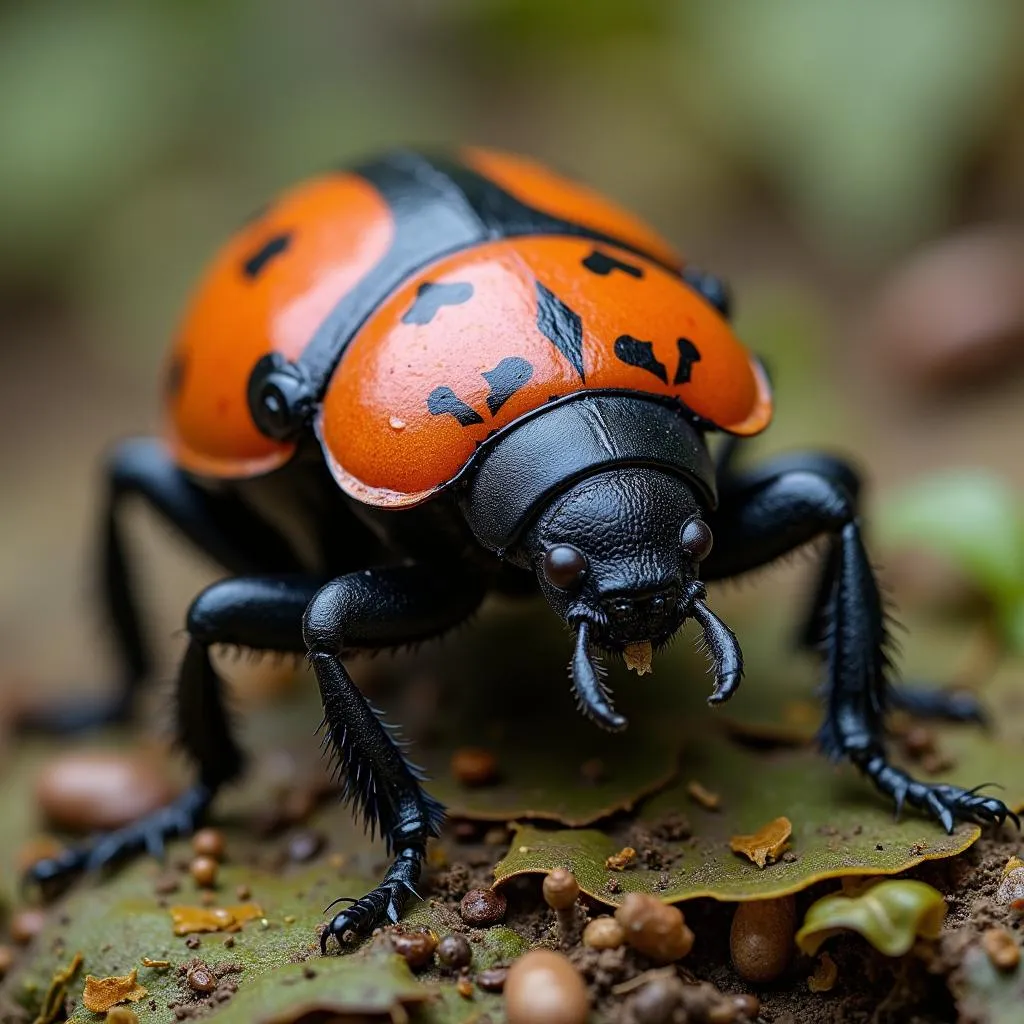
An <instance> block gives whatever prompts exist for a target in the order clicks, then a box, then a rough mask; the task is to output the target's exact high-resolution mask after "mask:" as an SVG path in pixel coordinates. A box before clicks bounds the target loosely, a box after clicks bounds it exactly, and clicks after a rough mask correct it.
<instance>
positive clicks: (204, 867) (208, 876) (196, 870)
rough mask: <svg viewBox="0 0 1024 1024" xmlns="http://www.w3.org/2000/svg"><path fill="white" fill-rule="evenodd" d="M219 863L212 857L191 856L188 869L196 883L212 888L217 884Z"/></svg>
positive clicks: (205, 887)
mask: <svg viewBox="0 0 1024 1024" xmlns="http://www.w3.org/2000/svg"><path fill="white" fill-rule="evenodd" d="M219 866H220V865H218V863H217V862H216V861H215V860H214V859H213V858H212V857H193V858H192V863H191V864H189V866H188V870H189V872H190V874H191V875H192V877H193V878H194V879H195V882H196V885H200V886H202V887H203V888H204V889H212V888H213V887H214V886H215V885H216V884H217V870H218V868H219Z"/></svg>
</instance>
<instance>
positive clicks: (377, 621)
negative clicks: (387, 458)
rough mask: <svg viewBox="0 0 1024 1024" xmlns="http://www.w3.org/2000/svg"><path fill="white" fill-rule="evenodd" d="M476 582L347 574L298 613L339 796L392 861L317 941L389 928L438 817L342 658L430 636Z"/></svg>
mask: <svg viewBox="0 0 1024 1024" xmlns="http://www.w3.org/2000/svg"><path fill="white" fill-rule="evenodd" d="M484 589H485V588H484V582H483V580H482V579H480V578H479V577H477V576H476V575H472V574H469V573H467V572H466V571H465V570H462V569H461V568H458V567H456V566H453V565H444V566H440V565H407V566H397V567H393V568H386V569H376V570H373V571H369V572H361V573H351V574H349V575H347V576H342V577H340V578H338V579H336V580H334V581H333V582H332V583H329V584H328V585H327V586H326V587H324V588H323V590H321V591H320V593H319V594H317V596H316V598H315V599H314V601H313V603H312V604H311V605H310V606H309V609H308V611H307V612H306V620H305V627H304V629H305V636H306V643H307V645H308V648H309V655H310V659H311V660H312V662H313V668H314V669H315V671H316V675H317V680H318V681H319V684H320V694H321V697H322V698H323V704H324V726H325V728H326V735H325V741H326V743H327V745H329V747H330V748H331V751H332V753H333V754H334V758H335V762H336V765H337V768H338V770H339V772H340V775H341V777H342V778H343V780H344V786H345V788H344V793H345V797H346V798H347V799H348V800H349V801H350V802H351V803H352V805H353V807H354V808H355V810H356V811H357V812H358V813H361V815H362V817H363V819H364V821H365V822H366V824H367V825H368V826H369V828H370V830H371V831H373V830H375V829H379V830H380V832H381V835H382V836H383V838H384V840H385V842H386V843H387V846H388V852H389V853H390V854H391V855H392V857H393V858H394V859H393V861H392V864H391V866H390V867H389V868H388V870H387V873H386V874H385V876H384V879H383V880H382V881H381V883H380V885H379V886H377V888H376V889H374V890H373V891H372V892H370V893H368V894H367V895H366V896H364V897H362V898H361V899H359V900H356V901H354V902H353V903H352V905H351V906H348V907H346V908H345V909H344V910H342V911H340V912H339V913H338V914H337V915H335V917H334V919H333V920H332V921H331V923H330V925H329V926H328V928H327V929H326V930H325V931H324V933H323V935H322V937H321V945H322V948H323V950H324V951H325V952H326V949H327V940H328V938H329V937H330V936H331V935H334V936H336V937H337V938H338V940H339V941H344V938H345V936H346V934H347V933H350V932H351V933H354V934H355V935H357V936H362V935H365V934H367V933H369V932H370V931H371V930H372V929H373V928H375V927H376V926H377V925H378V924H380V923H382V922H384V921H385V920H391V921H397V920H398V918H399V916H400V914H401V912H402V907H403V906H404V904H405V901H406V899H407V898H408V896H409V894H410V893H411V892H412V891H413V886H414V885H415V883H416V881H417V880H418V879H419V876H420V866H421V864H422V861H423V857H424V855H425V853H426V844H427V840H428V839H429V838H430V837H431V836H436V835H437V834H438V830H439V829H440V826H441V822H442V820H443V817H444V808H443V807H442V806H441V804H440V803H438V802H437V801H436V800H434V799H433V797H431V796H430V795H429V794H428V793H426V792H425V791H424V789H423V786H422V785H421V782H422V779H423V775H422V772H421V771H420V770H419V769H418V768H417V767H416V766H415V765H414V764H412V763H411V762H410V761H409V760H408V759H407V758H406V756H405V753H404V751H403V749H402V745H401V743H400V741H399V740H398V739H397V737H396V735H395V731H394V729H392V728H391V727H390V726H388V725H387V724H385V722H384V721H383V720H382V718H381V715H380V713H379V712H378V711H377V710H376V709H375V708H374V707H373V706H372V705H371V704H370V703H369V701H367V699H366V698H365V697H364V696H363V695H362V693H360V691H359V689H358V688H357V687H356V685H355V683H353V681H352V679H351V677H350V676H349V674H348V672H346V671H345V666H344V665H343V664H342V661H341V655H342V652H343V651H346V650H352V649H354V648H362V649H372V648H380V647H395V646H398V645H401V644H407V643H414V642H416V641H418V640H423V639H426V638H428V637H433V636H436V635H438V634H439V633H442V632H444V631H445V630H447V629H450V628H451V627H453V626H455V625H457V624H458V623H460V622H462V621H464V620H465V619H467V618H468V617H469V616H470V615H471V614H472V613H473V612H474V611H475V610H476V608H477V606H478V605H479V604H480V601H481V600H482V599H483V594H484Z"/></svg>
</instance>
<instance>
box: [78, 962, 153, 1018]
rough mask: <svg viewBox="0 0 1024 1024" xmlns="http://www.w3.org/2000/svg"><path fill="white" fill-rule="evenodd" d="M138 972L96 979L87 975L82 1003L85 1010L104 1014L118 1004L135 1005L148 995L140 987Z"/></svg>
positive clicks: (145, 989)
mask: <svg viewBox="0 0 1024 1024" xmlns="http://www.w3.org/2000/svg"><path fill="white" fill-rule="evenodd" d="M138 973H139V972H138V971H137V970H135V969H134V968H133V969H132V972H131V974H124V975H112V976H111V977H109V978H96V977H93V975H91V974H88V975H86V978H85V991H84V992H83V993H82V1002H83V1003H85V1006H86V1009H88V1010H92V1012H93V1013H106V1012H107V1010H109V1009H110V1008H111V1007H112V1006H116V1005H117V1004H118V1003H137V1002H138V1001H139V1000H140V999H145V998H146V996H147V995H149V990H148V989H147V988H146V987H145V986H144V985H140V984H139V982H138V979H137V977H136V976H137V975H138Z"/></svg>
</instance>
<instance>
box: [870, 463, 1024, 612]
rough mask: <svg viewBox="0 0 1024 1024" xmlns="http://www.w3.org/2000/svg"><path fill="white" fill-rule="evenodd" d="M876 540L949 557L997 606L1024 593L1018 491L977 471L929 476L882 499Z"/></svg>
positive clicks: (1023, 562) (1023, 545) (1023, 535)
mask: <svg viewBox="0 0 1024 1024" xmlns="http://www.w3.org/2000/svg"><path fill="white" fill-rule="evenodd" d="M877 532H878V536H879V539H880V540H881V541H882V542H883V543H884V544H886V545H888V546H890V547H895V546H900V545H906V546H920V547H924V548H927V549H930V550H933V551H935V552H936V553H937V554H939V555H940V556H942V557H944V558H947V559H951V560H952V561H953V563H954V564H955V565H956V566H957V567H958V568H959V569H960V570H961V571H962V572H964V573H965V574H966V575H967V576H968V577H969V578H970V579H971V580H972V581H973V582H974V583H975V584H976V585H977V586H978V587H979V588H980V589H981V590H982V591H984V592H985V593H986V594H988V595H989V597H991V598H992V600H993V601H994V602H995V603H997V604H1000V605H1001V604H1003V603H1006V602H1011V601H1014V600H1017V599H1020V597H1021V594H1022V591H1024V532H1022V507H1021V501H1020V498H1019V497H1018V495H1017V494H1016V493H1015V492H1014V491H1013V489H1012V488H1011V487H1010V486H1009V484H1007V483H1006V482H1005V481H1003V480H1001V479H1000V478H998V477H995V476H992V475H991V474H989V473H986V472H984V471H981V470H977V471H972V470H962V471H955V472H948V473H943V474H939V475H936V476H931V477H928V478H926V479H923V480H921V481H919V482H918V483H916V484H914V485H913V486H912V487H908V488H906V489H905V490H903V491H902V492H900V493H898V494H896V495H894V496H892V497H890V498H889V499H888V500H887V501H885V502H883V503H882V505H881V507H880V509H879V512H878V516H877Z"/></svg>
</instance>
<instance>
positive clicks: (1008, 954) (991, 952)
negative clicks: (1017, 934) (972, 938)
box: [981, 928, 1020, 971]
mask: <svg viewBox="0 0 1024 1024" xmlns="http://www.w3.org/2000/svg"><path fill="white" fill-rule="evenodd" d="M981 944H982V946H984V948H985V952H986V953H987V954H988V958H989V960H991V961H992V966H993V967H997V968H998V969H999V970H1001V971H1012V970H1015V969H1016V967H1017V964H1019V963H1020V947H1019V946H1018V945H1017V940H1016V939H1014V937H1013V936H1012V935H1011V934H1010V933H1009V932H1008V931H1007V930H1006V929H1005V928H989V930H988V931H987V932H985V933H984V935H982V937H981Z"/></svg>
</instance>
